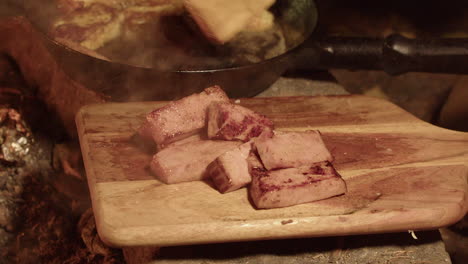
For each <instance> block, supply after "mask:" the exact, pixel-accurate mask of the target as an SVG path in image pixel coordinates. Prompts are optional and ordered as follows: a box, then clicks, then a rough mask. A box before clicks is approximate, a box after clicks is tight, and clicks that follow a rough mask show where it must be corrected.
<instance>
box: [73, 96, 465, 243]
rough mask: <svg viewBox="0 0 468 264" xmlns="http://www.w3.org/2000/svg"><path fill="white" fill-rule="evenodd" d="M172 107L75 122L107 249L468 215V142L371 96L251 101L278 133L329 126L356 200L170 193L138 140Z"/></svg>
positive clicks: (192, 185) (320, 232)
mask: <svg viewBox="0 0 468 264" xmlns="http://www.w3.org/2000/svg"><path fill="white" fill-rule="evenodd" d="M164 104H165V103H164V102H142V103H108V104H98V105H90V106H86V107H84V108H82V109H81V111H80V112H79V113H78V115H77V118H76V122H77V127H78V133H79V136H80V143H81V148H82V153H83V158H84V162H85V167H86V172H87V177H88V184H89V188H90V191H91V197H92V201H93V209H94V213H95V217H96V223H97V227H98V232H99V234H100V236H101V238H102V239H103V240H104V241H105V242H106V243H108V244H110V245H114V246H120V247H124V246H125V247H128V246H144V245H154V246H168V245H183V244H197V243H213V242H228V241H245V240H259V239H277V238H293V237H312V236H334V235H349V234H365V233H382V232H397V231H406V230H422V229H434V228H438V227H441V226H446V225H449V224H452V223H454V222H456V221H458V220H459V219H461V218H462V217H463V216H464V215H465V213H466V212H467V210H468V204H467V201H468V198H467V193H468V183H467V177H468V133H462V132H456V131H450V130H446V129H442V128H439V127H435V126H432V125H430V124H428V123H425V122H422V121H420V120H418V119H417V118H415V117H414V116H412V115H411V114H409V113H407V112H405V111H404V110H402V109H401V108H399V107H397V106H395V105H393V104H391V103H389V102H386V101H383V100H380V99H375V98H370V97H364V96H356V95H353V96H319V97H285V98H254V99H241V101H240V104H241V105H244V106H246V107H249V108H251V109H253V110H255V111H258V112H260V113H263V114H265V115H266V116H268V117H269V118H271V119H272V120H273V122H274V123H275V125H276V128H277V129H278V130H290V131H299V130H307V129H319V130H320V131H321V132H322V134H323V138H324V141H325V143H326V145H327V146H328V148H329V149H330V151H331V152H332V154H333V155H334V156H335V162H334V165H335V166H336V168H337V170H338V171H339V173H340V174H341V175H342V176H343V178H344V179H345V180H346V183H347V186H348V192H347V193H346V195H342V196H339V197H334V198H331V199H327V200H322V201H318V202H314V203H309V204H302V205H297V206H292V207H288V208H281V209H270V210H256V209H254V207H253V206H252V204H251V202H250V201H249V199H248V194H247V189H245V188H244V189H241V190H238V191H235V192H232V193H228V194H220V193H218V192H217V191H216V190H215V189H213V188H212V187H211V186H210V185H209V183H205V182H187V183H180V184H174V185H166V184H163V183H161V182H159V181H158V180H156V179H155V177H154V176H153V175H152V174H151V172H150V171H149V170H148V164H149V162H150V160H151V153H149V152H147V150H144V149H143V148H141V146H140V145H138V144H136V143H135V141H134V139H133V138H132V136H133V135H134V133H135V131H136V130H137V129H138V127H139V126H140V124H141V123H142V121H143V119H144V116H145V114H146V113H147V112H149V111H151V110H153V109H155V108H157V107H160V106H162V105H164Z"/></svg>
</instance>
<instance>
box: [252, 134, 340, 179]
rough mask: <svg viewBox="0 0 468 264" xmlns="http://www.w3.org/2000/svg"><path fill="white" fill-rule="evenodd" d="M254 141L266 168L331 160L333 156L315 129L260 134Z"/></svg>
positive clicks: (291, 166)
mask: <svg viewBox="0 0 468 264" xmlns="http://www.w3.org/2000/svg"><path fill="white" fill-rule="evenodd" d="M254 142H255V147H256V148H257V151H258V154H259V156H260V159H261V160H262V162H263V164H264V165H265V168H266V169H267V170H273V169H284V168H293V167H300V166H304V165H308V164H313V163H317V162H322V161H330V162H332V161H333V156H332V155H331V154H330V152H329V151H328V149H327V147H326V146H325V143H324V142H323V140H322V137H321V135H320V132H319V131H317V130H308V131H304V132H277V133H276V134H275V135H274V136H273V137H266V136H261V137H258V138H256V139H255V140H254Z"/></svg>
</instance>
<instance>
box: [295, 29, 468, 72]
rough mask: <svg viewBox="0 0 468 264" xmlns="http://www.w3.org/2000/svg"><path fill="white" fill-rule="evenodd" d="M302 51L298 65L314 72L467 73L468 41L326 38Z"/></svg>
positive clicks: (399, 38)
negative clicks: (345, 70) (310, 68)
mask: <svg viewBox="0 0 468 264" xmlns="http://www.w3.org/2000/svg"><path fill="white" fill-rule="evenodd" d="M304 52H305V53H302V55H301V58H299V65H305V64H307V63H309V67H310V66H312V67H313V66H315V68H316V69H317V68H320V69H331V68H338V69H349V70H383V71H385V72H387V73H388V74H391V75H397V74H402V73H406V72H431V73H454V74H468V39H456V38H451V39H448V38H445V39H409V38H406V37H403V36H401V35H391V36H389V37H387V38H385V39H372V38H351V37H329V38H325V39H321V40H317V41H313V42H312V43H309V44H307V47H306V48H305V50H304ZM304 55H305V56H304ZM301 61H302V63H301ZM311 62H312V64H315V65H310V63H311ZM309 67H308V68H309Z"/></svg>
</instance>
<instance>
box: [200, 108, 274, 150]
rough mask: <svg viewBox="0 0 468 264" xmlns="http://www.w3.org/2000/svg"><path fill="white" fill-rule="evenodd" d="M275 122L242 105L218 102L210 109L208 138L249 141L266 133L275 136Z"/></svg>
mask: <svg viewBox="0 0 468 264" xmlns="http://www.w3.org/2000/svg"><path fill="white" fill-rule="evenodd" d="M272 131H273V122H271V121H270V120H269V119H268V118H266V117H265V116H263V115H260V114H258V113H256V112H254V111H252V110H250V109H248V108H245V107H243V106H240V105H236V104H231V103H226V102H216V103H212V104H211V105H210V106H209V107H208V137H209V138H212V139H223V140H241V141H244V142H247V141H249V140H250V139H251V138H254V137H258V136H260V134H262V133H265V134H267V135H268V136H272V135H273V132H272Z"/></svg>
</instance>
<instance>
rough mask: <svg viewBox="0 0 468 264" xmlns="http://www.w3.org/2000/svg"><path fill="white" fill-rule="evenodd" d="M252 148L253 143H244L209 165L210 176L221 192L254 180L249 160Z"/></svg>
mask: <svg viewBox="0 0 468 264" xmlns="http://www.w3.org/2000/svg"><path fill="white" fill-rule="evenodd" d="M251 150H252V143H251V142H247V143H244V144H242V145H240V146H239V147H236V148H234V149H232V150H230V151H227V152H225V153H224V154H222V155H221V156H219V157H217V158H216V159H215V160H214V161H213V162H212V163H211V164H210V165H209V166H208V169H207V174H208V177H209V178H211V180H212V181H213V183H214V185H215V187H216V189H218V191H219V192H220V193H227V192H232V191H235V190H237V189H240V188H242V187H244V186H246V185H247V184H249V183H250V182H251V181H252V177H251V176H250V171H249V161H248V158H249V155H250V154H251V153H250V151H251Z"/></svg>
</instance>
